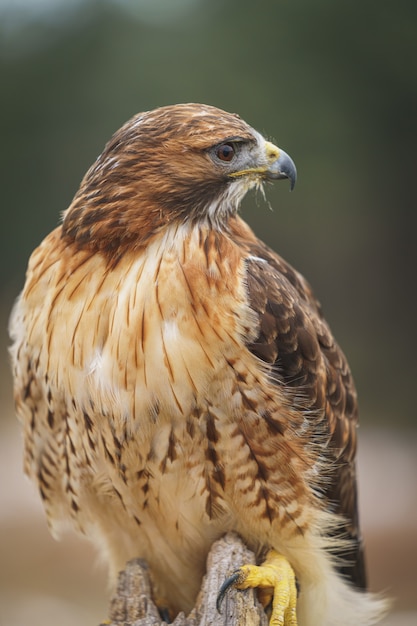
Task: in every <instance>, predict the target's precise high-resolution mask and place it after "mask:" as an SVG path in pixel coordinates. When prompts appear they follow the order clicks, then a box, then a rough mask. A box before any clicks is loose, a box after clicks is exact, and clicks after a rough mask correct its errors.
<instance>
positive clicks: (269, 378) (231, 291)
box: [11, 104, 382, 626]
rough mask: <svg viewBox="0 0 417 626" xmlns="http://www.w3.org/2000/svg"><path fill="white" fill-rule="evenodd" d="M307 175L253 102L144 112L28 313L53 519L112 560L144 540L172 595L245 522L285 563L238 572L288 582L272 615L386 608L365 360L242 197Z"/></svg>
mask: <svg viewBox="0 0 417 626" xmlns="http://www.w3.org/2000/svg"><path fill="white" fill-rule="evenodd" d="M295 177H296V172H295V166H294V164H293V162H292V160H291V159H290V158H289V157H288V155H286V154H285V152H283V151H282V150H280V149H279V148H277V147H276V146H274V145H273V144H271V143H269V142H268V141H266V140H265V139H264V138H263V137H262V136H261V135H260V134H259V133H258V132H256V131H255V130H254V129H253V128H251V127H250V126H248V125H247V124H246V123H245V122H244V121H243V120H241V119H240V118H239V117H238V116H237V115H231V114H229V113H225V112H223V111H220V110H218V109H216V108H214V107H211V106H204V105H200V104H185V105H176V106H168V107H164V108H160V109H156V110H155V111H150V112H147V113H141V114H139V115H137V116H135V117H134V118H132V119H131V120H130V121H129V122H127V123H126V124H125V125H124V126H123V127H122V128H121V129H120V130H119V131H118V132H117V133H116V134H115V135H114V136H113V138H112V139H111V140H110V142H109V143H108V144H107V146H106V147H105V149H104V151H103V153H102V154H101V155H100V156H99V158H98V159H97V161H96V162H95V163H94V165H93V166H92V167H91V168H90V170H89V171H88V172H87V174H86V176H85V177H84V179H83V181H82V183H81V186H80V189H79V191H78V193H77V194H76V196H75V198H74V200H73V202H72V204H71V205H70V207H69V209H68V210H67V211H66V212H65V214H64V217H63V221H62V224H61V225H60V226H59V227H58V228H56V229H55V230H54V231H53V232H52V233H51V234H50V235H48V237H46V239H45V240H44V241H43V242H42V243H41V245H40V246H39V247H38V248H37V249H36V250H35V252H34V253H33V254H32V257H31V259H30V262H29V268H28V272H27V278H26V284H25V287H24V290H23V292H22V294H21V296H20V298H19V300H18V302H17V304H16V306H15V309H14V312H13V314H12V318H11V336H12V338H13V342H14V343H13V347H12V358H13V367H14V378H15V399H16V406H17V412H18V414H19V416H20V419H21V421H22V423H23V427H24V434H25V470H26V472H27V473H28V474H29V475H30V476H31V477H32V478H33V479H34V480H35V481H36V482H37V484H38V487H39V491H40V494H41V497H42V499H43V503H44V506H45V510H46V513H47V517H48V522H49V524H50V526H51V528H52V530H53V532H54V533H57V532H58V531H59V528H60V526H61V524H63V523H67V522H71V523H72V525H73V526H75V527H76V528H77V529H78V530H80V531H81V532H83V533H85V534H86V535H88V536H89V537H90V538H91V539H92V540H93V541H94V542H96V543H97V544H98V546H99V548H100V549H101V551H102V552H103V553H104V555H105V557H106V559H107V561H108V563H109V565H110V569H111V571H112V572H113V573H116V572H117V571H118V570H119V569H122V568H123V567H124V565H125V562H126V561H127V560H128V559H131V558H133V557H138V556H140V557H143V558H145V559H146V560H147V561H148V563H149V566H150V571H151V576H152V579H153V583H154V590H155V595H156V598H157V600H158V601H159V603H160V604H161V605H163V606H166V607H168V608H169V609H170V611H171V612H172V614H173V615H174V614H175V613H176V612H177V611H179V610H185V611H187V610H188V609H190V607H191V606H192V605H193V603H194V600H195V597H196V594H197V591H198V589H199V587H200V583H201V578H202V575H203V573H204V566H205V559H206V556H207V553H208V551H209V549H210V546H211V544H212V542H213V541H214V540H215V539H216V538H218V537H220V536H221V535H223V534H224V533H225V532H227V531H229V530H234V531H236V532H238V533H239V534H240V535H241V537H242V538H243V539H244V541H245V542H246V543H247V544H248V546H249V547H250V548H252V549H254V550H255V551H256V552H257V553H258V554H259V556H260V557H264V556H266V555H267V553H268V555H267V561H268V562H269V563H272V569H273V570H274V571H275V572H276V576H275V579H274V580H273V581H272V582H271V581H270V580H269V579H268V576H266V575H265V580H264V579H263V576H264V574H262V571H261V570H257V569H256V568H254V567H250V568H247V567H245V566H243V567H242V568H241V570H239V572H238V575H237V576H236V577H235V578H234V579H233V581H232V582H234V583H235V585H236V586H237V587H239V588H244V587H246V586H251V585H258V584H259V585H260V586H262V585H273V586H274V587H275V598H274V603H275V609H274V611H273V614H272V621H271V623H274V624H285V625H286V626H289V625H291V626H293V625H295V624H297V620H298V624H299V625H300V626H313V625H317V626H318V625H320V626H326V625H327V626H334V624H338V625H340V626H343V625H346V626H347V625H353V624H355V625H356V624H361V625H366V624H374V623H376V622H377V621H378V618H379V615H380V611H381V608H382V603H381V602H379V601H378V600H375V599H374V598H373V597H372V596H371V595H369V594H368V593H366V592H365V591H364V588H365V587H366V582H365V574H364V565H363V552H362V544H361V537H360V533H359V525H358V516H357V499H356V478H355V448H356V435H355V429H356V422H357V404H356V393H355V389H354V385H353V382H352V378H351V374H350V371H349V367H348V365H347V362H346V359H345V357H344V355H343V353H342V352H341V350H340V348H339V347H338V345H337V344H336V343H335V341H334V339H333V337H332V334H331V332H330V330H329V327H328V326H327V324H326V322H325V320H324V318H323V316H322V313H321V311H320V308H319V305H318V303H317V301H316V300H315V298H314V296H313V294H312V292H311V289H310V287H309V285H308V284H307V282H306V281H305V280H304V278H303V277H302V276H301V275H300V274H298V273H297V272H296V271H295V270H294V269H292V268H291V267H290V266H289V265H288V263H286V262H285V261H284V260H283V259H282V258H280V257H279V256H278V255H277V254H275V253H274V252H273V251H272V250H270V249H269V248H268V247H267V246H266V245H265V244H264V243H262V242H261V241H260V240H259V239H257V237H256V236H255V235H254V233H253V232H252V231H251V229H250V228H249V227H248V226H247V224H245V222H243V221H242V220H241V219H240V218H239V217H238V215H237V213H238V209H239V204H240V201H241V200H242V198H243V196H244V195H245V194H246V192H247V191H248V189H250V188H252V187H262V185H263V183H264V182H265V181H270V180H274V179H279V178H289V179H290V181H291V184H292V185H293V184H294V182H295ZM268 551H269V552H268ZM268 567H269V566H268ZM260 571H261V573H260V574H259V572H260ZM265 571H266V570H265ZM268 571H269V570H268ZM258 574H259V575H258ZM294 574H295V577H296V579H297V581H298V586H299V593H298V599H296V595H297V593H296V591H295V584H294ZM278 579H280V580H278ZM274 581H275V582H274ZM228 584H229V583H227V584H226V586H227V585H228ZM296 605H297V608H296ZM296 615H297V617H296Z"/></svg>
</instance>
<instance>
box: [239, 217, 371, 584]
mask: <svg viewBox="0 0 417 626" xmlns="http://www.w3.org/2000/svg"><path fill="white" fill-rule="evenodd" d="M234 236H235V238H236V239H238V240H239V239H240V243H241V245H242V246H243V247H245V248H246V250H247V257H246V268H247V275H246V280H247V290H248V297H249V301H250V305H251V308H252V309H253V310H254V311H255V312H256V314H257V315H258V320H259V329H258V336H257V337H256V339H255V340H254V341H251V342H250V343H249V344H248V347H249V349H250V350H251V352H253V354H255V355H256V356H257V357H259V358H260V359H262V360H263V361H266V362H267V363H270V364H273V365H274V373H275V376H276V380H277V384H280V385H283V386H284V387H285V388H287V389H288V390H289V391H290V392H291V394H293V395H295V399H296V401H297V402H299V403H300V405H301V406H302V407H303V408H304V409H305V411H306V412H307V413H308V414H309V415H311V416H314V418H312V420H311V421H312V423H314V427H315V428H316V429H317V428H319V430H320V432H323V429H324V431H325V433H326V434H327V440H328V446H327V454H328V456H329V458H330V461H331V465H332V467H334V472H333V473H332V475H331V477H330V478H329V480H327V481H324V482H323V495H324V496H325V498H326V501H327V506H328V508H329V510H332V511H334V512H336V513H337V514H339V515H341V516H343V518H344V520H345V524H344V527H343V531H344V532H345V533H346V535H347V536H348V537H349V538H350V539H351V549H350V550H349V551H345V552H344V553H343V554H340V555H338V556H340V557H342V559H343V565H341V566H340V571H341V572H342V573H343V574H344V575H345V576H346V577H347V578H349V579H350V580H351V581H352V582H353V583H354V584H355V585H357V586H358V587H361V588H365V587H366V575H365V567H364V558H363V546H362V540H361V536H360V530H359V520H358V504H357V486H356V465H355V456H356V426H357V420H358V407H357V396H356V390H355V385H354V382H353V378H352V375H351V372H350V369H349V366H348V363H347V360H346V357H345V356H344V354H343V352H342V350H341V349H340V347H339V346H338V344H337V343H336V342H335V340H334V338H333V336H332V333H331V331H330V329H329V326H328V325H327V323H326V321H325V319H324V317H323V314H322V312H321V308H320V305H319V303H318V301H317V300H316V298H315V297H314V295H313V292H312V290H311V287H310V286H309V284H308V283H307V281H306V280H305V279H304V278H303V277H302V276H301V274H299V273H298V272H296V271H295V270H294V269H293V268H292V267H291V266H290V265H289V264H288V263H287V262H286V261H284V260H283V259H282V258H281V257H279V256H278V255H277V254H276V253H275V252H273V251H272V250H271V249H269V248H268V247H267V246H266V245H265V244H264V243H262V242H261V241H260V240H258V239H256V238H255V236H254V235H253V233H251V231H248V229H247V227H246V226H244V225H243V224H242V222H238V221H236V224H235V228H234ZM317 432H318V431H317ZM312 434H313V433H312Z"/></svg>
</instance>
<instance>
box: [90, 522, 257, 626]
mask: <svg viewBox="0 0 417 626" xmlns="http://www.w3.org/2000/svg"><path fill="white" fill-rule="evenodd" d="M254 562H255V557H254V554H253V553H252V552H251V551H250V550H248V548H246V546H245V545H244V544H243V543H242V541H241V539H240V538H239V537H238V536H237V535H236V534H234V533H228V534H227V535H225V536H224V537H223V538H222V539H220V540H219V541H216V542H215V543H214V544H213V546H212V548H211V550H210V553H209V555H208V558H207V573H206V576H205V577H204V579H203V582H202V585H201V589H200V593H199V595H198V598H197V602H196V605H195V607H194V608H193V610H192V611H191V613H190V614H189V615H188V616H185V615H184V613H180V614H179V615H178V616H177V617H176V618H175V620H174V622H172V623H173V625H174V626H225V625H226V624H227V625H228V626H233V625H234V626H238V625H239V626H242V625H243V624H245V625H246V626H267V624H268V620H267V617H266V614H265V612H264V610H263V608H262V606H261V604H259V602H258V600H257V598H256V593H255V592H254V591H253V590H252V589H248V590H247V591H235V590H231V591H230V592H229V593H227V594H226V596H225V598H224V601H223V604H222V612H221V614H220V613H218V611H217V609H216V598H217V594H218V591H219V589H220V587H221V585H222V583H223V581H224V580H225V578H226V577H227V576H229V575H230V574H231V573H232V572H233V571H234V570H236V569H237V568H238V567H239V566H240V565H242V564H244V563H254ZM162 624H166V622H164V621H162V620H161V616H160V615H159V613H158V609H157V608H156V606H155V604H154V603H153V600H152V594H151V585H150V581H149V575H148V567H147V565H146V563H145V562H144V561H143V560H141V559H135V560H133V561H129V563H128V564H127V565H126V568H125V569H124V570H123V571H122V572H120V574H119V579H118V585H117V590H116V593H115V595H114V597H113V598H112V599H111V602H110V610H109V621H108V622H107V623H106V626H161V625H162ZM100 626H104V625H103V624H102V625H100Z"/></svg>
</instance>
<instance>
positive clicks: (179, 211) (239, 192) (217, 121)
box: [63, 104, 296, 252]
mask: <svg viewBox="0 0 417 626" xmlns="http://www.w3.org/2000/svg"><path fill="white" fill-rule="evenodd" d="M279 178H289V180H290V182H291V189H292V188H293V186H294V184H295V180H296V169H295V165H294V163H293V161H292V160H291V158H290V157H289V156H288V155H287V154H286V153H285V152H284V151H283V150H281V149H280V148H277V147H276V146H275V145H273V144H272V143H270V142H269V141H266V140H265V139H264V138H263V137H262V135H260V134H259V133H258V132H257V131H256V130H254V129H253V128H251V127H250V126H248V124H246V123H245V122H244V121H243V120H242V119H241V118H240V117H239V116H238V115H235V114H231V113H226V112H224V111H221V110H220V109H217V108H215V107H212V106H207V105H202V104H179V105H173V106H166V107H162V108H159V109H155V110H153V111H148V112H146V113H139V114H138V115H136V116H135V117H133V118H132V119H131V120H129V121H128V122H127V123H126V124H125V125H124V126H123V127H122V128H121V129H120V130H118V131H117V132H116V133H115V135H114V136H113V137H112V139H111V140H110V141H109V143H108V144H107V145H106V147H105V149H104V151H103V152H102V154H101V155H100V156H99V157H98V159H97V161H96V162H95V163H94V164H93V166H92V167H91V168H90V169H89V171H88V172H87V174H86V175H85V177H84V179H83V181H82V183H81V186H80V189H79V191H78V193H77V194H76V196H75V198H74V200H73V202H72V204H71V206H70V207H69V209H68V210H67V211H66V213H65V214H64V222H63V236H64V237H66V238H69V239H70V240H72V241H74V242H75V243H77V244H78V245H79V246H80V247H87V248H90V249H93V250H102V251H108V252H111V251H112V250H113V251H114V250H116V249H118V250H119V251H120V248H123V247H125V246H132V245H133V246H135V247H140V246H143V245H145V244H146V243H147V242H148V241H149V239H150V237H152V235H153V234H155V233H156V232H159V231H160V230H161V228H163V227H165V226H166V225H168V224H170V223H172V222H174V221H175V220H179V221H181V223H184V222H197V221H205V222H208V223H210V224H211V225H212V226H214V227H219V226H221V225H224V224H225V223H226V222H227V219H228V217H230V215H232V214H235V213H236V212H237V210H238V208H239V205H240V202H241V200H242V198H243V196H244V195H245V194H246V192H247V191H248V189H250V188H251V187H254V186H261V185H262V183H263V182H264V181H268V180H275V179H279Z"/></svg>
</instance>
